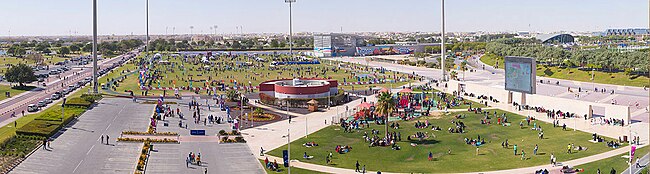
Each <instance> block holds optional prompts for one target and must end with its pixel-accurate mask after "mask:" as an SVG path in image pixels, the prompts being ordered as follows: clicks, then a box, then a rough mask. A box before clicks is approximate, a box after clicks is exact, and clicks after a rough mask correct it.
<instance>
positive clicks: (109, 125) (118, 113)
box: [104, 105, 126, 132]
mask: <svg viewBox="0 0 650 174" xmlns="http://www.w3.org/2000/svg"><path fill="white" fill-rule="evenodd" d="M125 107H126V105H124V106H122V109H120V112H117V114H116V115H115V117H113V121H111V123H110V124H108V126H106V129H104V132H106V131H107V130H108V128H110V127H111V125H112V124H113V123H114V122H115V119H117V116H119V115H120V113H122V111H124V108H125Z"/></svg>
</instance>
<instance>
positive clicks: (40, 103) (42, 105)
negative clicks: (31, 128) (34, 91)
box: [36, 101, 47, 107]
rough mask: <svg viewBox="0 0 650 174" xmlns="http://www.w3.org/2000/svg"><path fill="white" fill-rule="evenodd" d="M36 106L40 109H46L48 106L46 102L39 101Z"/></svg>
mask: <svg viewBox="0 0 650 174" xmlns="http://www.w3.org/2000/svg"><path fill="white" fill-rule="evenodd" d="M36 105H38V107H45V106H46V105H47V103H45V101H38V103H36Z"/></svg>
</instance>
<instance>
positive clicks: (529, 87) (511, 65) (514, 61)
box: [505, 56, 537, 94]
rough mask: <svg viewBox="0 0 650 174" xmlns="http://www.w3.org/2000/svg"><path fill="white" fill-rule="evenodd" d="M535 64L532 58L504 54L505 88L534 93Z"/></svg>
mask: <svg viewBox="0 0 650 174" xmlns="http://www.w3.org/2000/svg"><path fill="white" fill-rule="evenodd" d="M536 65H537V64H536V62H535V59H534V58H529V57H514V56H506V57H505V70H506V74H505V76H506V81H505V88H506V90H508V91H516V92H522V93H527V94H535V92H536V88H535V85H536Z"/></svg>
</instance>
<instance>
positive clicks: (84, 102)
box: [65, 97, 92, 108]
mask: <svg viewBox="0 0 650 174" xmlns="http://www.w3.org/2000/svg"><path fill="white" fill-rule="evenodd" d="M65 105H66V106H81V107H86V108H88V107H90V105H92V103H91V102H89V101H87V100H84V99H82V98H80V97H75V98H71V99H68V100H67V101H66V102H65Z"/></svg>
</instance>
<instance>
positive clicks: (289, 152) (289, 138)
mask: <svg viewBox="0 0 650 174" xmlns="http://www.w3.org/2000/svg"><path fill="white" fill-rule="evenodd" d="M287 151H288V152H287V162H288V163H289V164H287V166H289V168H288V169H287V173H289V174H291V127H289V128H287Z"/></svg>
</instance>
